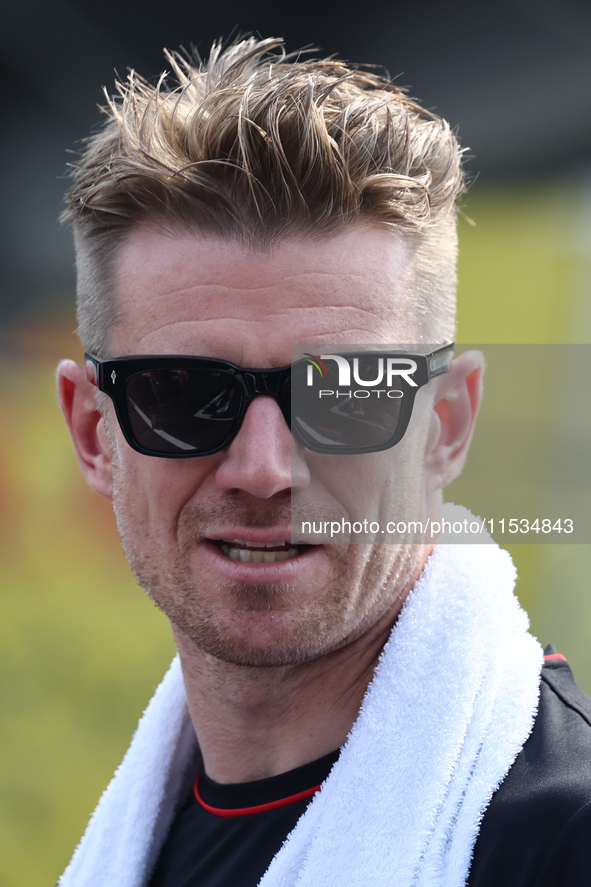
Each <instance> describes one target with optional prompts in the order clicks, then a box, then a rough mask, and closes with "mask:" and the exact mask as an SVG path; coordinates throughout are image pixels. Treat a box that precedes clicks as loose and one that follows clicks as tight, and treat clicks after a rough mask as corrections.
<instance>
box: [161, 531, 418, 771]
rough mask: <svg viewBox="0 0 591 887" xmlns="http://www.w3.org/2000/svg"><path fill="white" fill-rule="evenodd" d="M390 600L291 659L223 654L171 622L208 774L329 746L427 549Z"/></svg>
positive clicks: (342, 733)
mask: <svg viewBox="0 0 591 887" xmlns="http://www.w3.org/2000/svg"><path fill="white" fill-rule="evenodd" d="M431 548H432V547H431V546H429V547H427V546H425V550H424V555H423V556H422V557H421V558H419V559H418V563H417V566H416V569H415V571H414V572H413V575H412V577H411V579H410V580H409V581H408V582H407V583H406V585H405V586H404V588H402V589H400V590H399V591H398V592H397V593H396V595H395V597H394V600H393V603H392V605H391V607H390V608H389V609H388V610H387V611H386V612H385V613H383V614H382V615H381V616H380V618H379V619H377V621H375V622H374V624H373V625H371V627H370V628H369V629H367V630H366V631H365V632H363V633H362V634H360V635H359V637H356V638H355V639H354V640H352V641H350V642H349V643H346V644H344V645H343V646H342V647H340V648H339V649H337V650H334V651H332V652H330V653H328V654H325V655H323V656H321V657H319V658H317V659H314V660H311V661H309V662H305V663H298V664H297V665H289V666H280V667H274V668H254V667H246V666H242V665H235V664H232V663H227V662H223V661H221V660H219V659H216V658H215V657H213V656H211V655H210V654H208V653H205V652H204V651H203V650H201V649H199V648H198V647H197V646H195V644H194V643H193V642H192V641H191V640H190V639H189V638H188V637H187V635H186V634H184V633H183V632H182V631H180V629H178V628H177V627H176V626H174V625H173V626H172V628H173V634H174V638H175V642H176V645H177V648H178V651H179V655H180V659H181V664H182V668H183V677H184V681H185V687H186V692H187V700H188V705H189V712H190V714H191V719H192V722H193V726H194V728H195V733H196V735H197V739H198V742H199V747H200V750H201V754H202V757H203V764H204V769H205V772H206V773H207V775H208V776H209V777H210V778H211V779H214V780H215V781H216V782H221V783H239V782H250V781H252V780H256V779H265V778H267V777H270V776H276V775H277V774H279V773H285V772H287V771H288V770H292V769H294V768H296V767H300V766H302V765H303V764H307V763H309V762H310V761H314V760H316V759H317V758H320V757H322V756H323V755H326V754H329V753H330V752H331V751H334V750H336V749H337V748H339V747H340V746H341V745H343V743H344V742H345V740H346V738H347V735H348V733H349V731H350V730H351V727H352V726H353V724H354V722H355V720H356V719H357V715H358V713H359V708H360V706H361V702H362V700H363V697H364V695H365V692H366V690H367V687H368V685H369V683H370V681H371V679H372V677H373V673H374V670H375V667H376V665H377V662H378V659H379V656H380V653H381V651H382V649H383V647H384V644H385V643H386V641H387V639H388V637H389V634H390V631H391V629H392V626H393V625H394V623H395V621H396V619H397V617H398V614H399V613H400V610H401V608H402V604H403V603H404V600H405V599H406V596H407V594H408V592H409V591H410V589H411V588H412V586H413V585H414V583H415V581H416V579H417V578H418V576H419V575H420V573H421V571H422V568H423V566H424V563H425V561H426V559H427V557H428V555H429V554H430V552H431Z"/></svg>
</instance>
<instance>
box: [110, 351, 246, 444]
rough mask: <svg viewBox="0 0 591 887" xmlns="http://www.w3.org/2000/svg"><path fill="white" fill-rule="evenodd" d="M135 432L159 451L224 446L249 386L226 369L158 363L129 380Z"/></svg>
mask: <svg viewBox="0 0 591 887" xmlns="http://www.w3.org/2000/svg"><path fill="white" fill-rule="evenodd" d="M125 394H126V404H127V411H128V414H129V420H130V422H131V427H132V429H133V434H134V437H135V439H136V441H137V443H138V444H140V446H142V447H143V448H144V449H145V450H150V451H151V452H154V453H165V454H171V455H174V454H187V455H190V454H191V455H195V456H198V455H200V454H202V453H207V452H209V451H211V450H215V449H217V448H218V447H221V446H222V445H223V444H224V443H225V441H226V440H227V438H228V437H229V436H230V435H231V433H232V431H233V429H234V428H235V426H236V423H237V421H238V420H239V417H240V407H241V405H242V400H243V396H244V394H243V390H242V386H241V385H240V383H239V382H237V381H236V379H235V378H234V376H233V375H232V374H231V373H228V372H224V371H223V370H213V369H204V370H181V369H177V370H175V369H162V370H161V369H156V370H149V371H147V372H144V373H136V374H135V375H133V376H130V378H129V379H128V380H127V383H126V386H125Z"/></svg>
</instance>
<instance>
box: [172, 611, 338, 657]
mask: <svg viewBox="0 0 591 887" xmlns="http://www.w3.org/2000/svg"><path fill="white" fill-rule="evenodd" d="M175 628H176V631H175V637H176V639H177V642H178V640H179V638H178V632H179V630H180V632H181V633H182V635H184V638H185V639H186V641H188V642H189V643H190V644H191V646H193V648H195V649H197V650H199V651H200V652H202V653H205V654H207V655H208V656H211V657H213V658H214V659H217V660H219V661H220V662H226V663H228V664H230V665H237V666H243V667H248V668H278V667H282V666H290V665H292V666H293V665H300V664H302V663H304V662H309V661H311V660H314V659H317V658H320V657H321V656H324V655H326V653H328V652H330V650H331V647H332V646H333V645H332V644H330V643H329V642H328V639H327V638H326V637H324V638H322V636H321V635H320V634H319V632H318V630H317V627H316V626H314V625H313V624H312V622H311V621H310V620H306V623H305V624H304V625H297V624H294V620H293V617H292V616H291V614H287V613H285V612H277V611H273V610H271V609H265V610H263V609H260V608H257V609H248V610H236V611H234V612H232V613H231V614H229V615H226V616H225V617H224V618H223V619H217V620H216V621H215V622H209V621H208V622H205V623H201V624H200V625H199V626H190V625H185V626H183V625H179V624H178V623H177V624H176V626H175ZM183 646H185V644H183Z"/></svg>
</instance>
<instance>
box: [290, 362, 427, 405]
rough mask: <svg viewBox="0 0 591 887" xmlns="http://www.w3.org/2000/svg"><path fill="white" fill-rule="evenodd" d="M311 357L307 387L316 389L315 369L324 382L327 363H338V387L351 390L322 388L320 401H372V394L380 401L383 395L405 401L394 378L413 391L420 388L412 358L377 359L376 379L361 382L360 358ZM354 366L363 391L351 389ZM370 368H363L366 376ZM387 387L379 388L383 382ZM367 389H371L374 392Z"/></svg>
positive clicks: (326, 373) (354, 373)
mask: <svg viewBox="0 0 591 887" xmlns="http://www.w3.org/2000/svg"><path fill="white" fill-rule="evenodd" d="M306 356H307V357H308V367H307V378H306V385H307V386H308V387H312V386H313V385H314V379H315V376H316V374H315V373H314V369H317V370H318V372H319V373H320V377H321V379H322V380H324V379H325V378H326V377H328V375H329V372H328V370H327V368H326V364H325V363H324V361H328V360H332V361H334V362H335V363H336V365H337V368H338V375H339V381H338V387H339V388H349V390H348V391H342V392H341V391H335V390H334V389H327V388H321V389H320V390H319V391H318V397H319V398H321V397H335V396H336V397H349V398H350V397H356V398H366V397H371V395H372V394H375V395H376V396H377V397H380V395H381V394H385V395H386V397H390V398H393V399H398V398H401V397H403V396H404V395H403V392H402V391H400V390H399V389H395V388H394V387H393V386H394V380H395V377H396V378H397V379H404V381H405V382H406V383H407V384H408V385H410V386H411V387H413V388H417V387H418V386H417V383H416V382H415V381H414V379H413V378H412V375H413V373H415V372H416V371H417V363H416V361H414V360H412V359H411V358H407V357H386V358H383V357H378V358H377V366H375V369H374V372H375V378H370V379H362V378H361V372H360V367H359V361H360V358H359V357H354V358H353V359H352V361H350V360H349V359H348V358H346V357H344V356H343V355H342V354H321V355H320V357H317V356H316V355H313V354H307V355H306ZM351 362H352V364H353V367H352V369H353V381H354V382H355V383H357V385H360V386H363V387H361V388H357V389H352V388H350V386H351ZM367 370H368V367H364V371H365V372H367ZM384 379H385V383H386V386H387V387H386V388H378V387H377V386H378V385H381V384H382V383H383V382H384ZM368 389H372V390H371V391H370V390H368Z"/></svg>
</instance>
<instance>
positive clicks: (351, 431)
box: [85, 345, 453, 459]
mask: <svg viewBox="0 0 591 887" xmlns="http://www.w3.org/2000/svg"><path fill="white" fill-rule="evenodd" d="M85 359H86V361H88V362H89V363H87V367H88V369H89V370H90V371H91V373H92V377H91V381H92V383H93V384H94V385H96V386H97V387H98V388H99V389H100V390H101V391H104V392H105V393H106V394H108V395H109V397H110V398H111V399H112V401H113V403H114V405H115V412H116V414H117V419H118V420H119V424H120V426H121V430H122V432H123V434H124V436H125V439H126V441H127V443H128V444H129V445H130V446H131V447H133V449H134V450H137V451H138V453H143V454H144V455H146V456H162V457H165V458H169V459H184V458H189V457H192V456H209V455H212V454H213V453H217V452H218V451H219V450H223V449H224V447H227V446H228V444H229V443H230V442H231V441H232V440H233V439H234V437H235V436H236V435H237V434H238V431H239V430H240V426H241V424H242V420H243V419H244V416H245V414H246V411H247V409H248V407H249V405H250V403H251V401H252V399H253V398H254V397H256V396H257V395H261V394H265V395H269V396H271V397H274V398H275V400H276V401H277V403H278V404H279V408H280V409H281V412H282V413H283V416H284V418H285V421H286V422H287V424H288V426H289V427H290V428H291V431H292V433H293V434H294V436H295V437H296V438H297V439H298V440H299V441H300V442H301V443H302V444H303V445H304V446H305V447H306V448H307V449H309V450H313V451H314V452H316V453H333V454H334V453H341V454H347V455H349V454H353V453H373V452H378V451H380V450H386V449H388V448H389V447H393V446H394V445H395V444H397V443H398V442H399V441H400V440H401V439H402V437H403V435H404V433H405V431H406V429H407V428H408V423H409V421H410V417H411V414H412V408H413V404H414V399H415V395H416V392H417V391H418V390H419V388H421V387H422V386H423V385H426V384H427V383H428V382H429V381H430V379H432V378H433V377H434V376H438V375H441V373H446V372H447V371H448V370H449V368H450V366H451V361H452V359H453V345H445V346H444V347H443V348H439V349H438V350H437V351H433V352H431V353H430V354H426V355H424V354H408V353H407V352H387V353H384V352H368V351H364V352H352V353H346V354H341V355H320V356H315V355H310V357H309V358H305V359H302V360H299V361H297V362H296V363H294V364H292V365H291V366H287V367H281V368H279V369H242V368H241V367H237V366H234V365H233V364H231V363H228V361H226V360H214V359H210V358H207V357H183V356H179V357H176V356H166V357H153V356H149V355H148V356H142V357H117V358H114V359H113V360H98V359H97V358H96V357H93V356H92V355H90V354H86V355H85ZM343 360H344V361H345V362H343ZM346 366H349V368H350V369H352V371H353V383H351V372H350V371H349V374H348V375H347V371H346ZM394 379H395V384H396V387H393V383H394ZM343 380H344V382H345V385H344V386H343ZM347 380H348V382H347ZM364 380H368V381H364ZM382 380H385V387H384V388H379V387H378V386H379V385H380V384H382ZM343 387H344V390H342V389H343Z"/></svg>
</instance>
